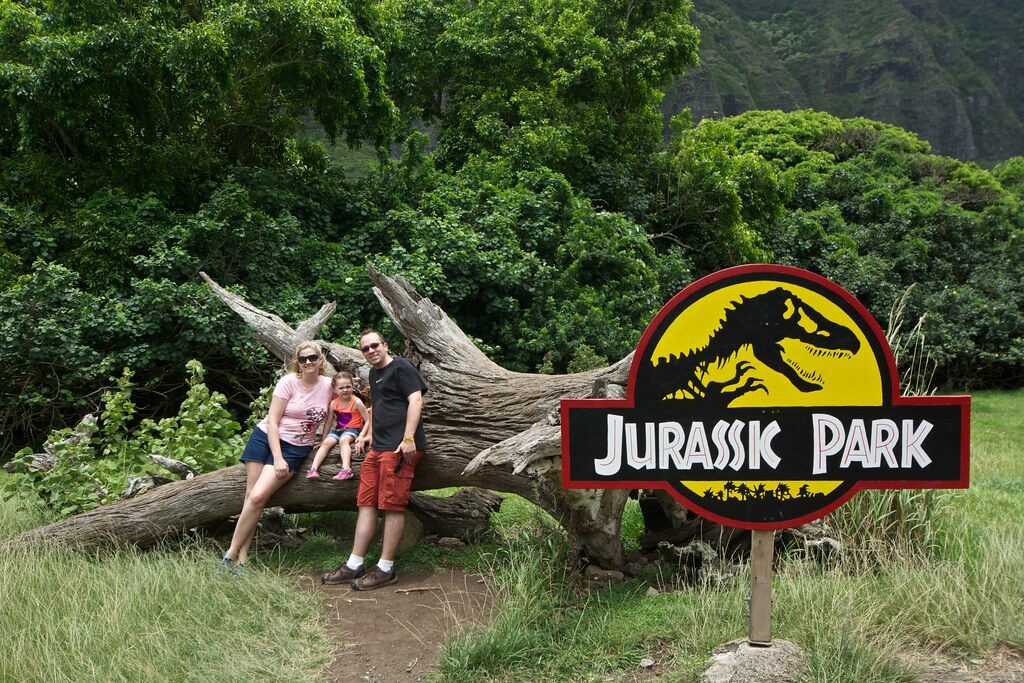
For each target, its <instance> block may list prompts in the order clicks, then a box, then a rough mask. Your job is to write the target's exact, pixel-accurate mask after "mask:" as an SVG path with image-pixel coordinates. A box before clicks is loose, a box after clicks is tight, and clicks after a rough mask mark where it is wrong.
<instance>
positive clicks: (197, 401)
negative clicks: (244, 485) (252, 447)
mask: <svg viewBox="0 0 1024 683" xmlns="http://www.w3.org/2000/svg"><path fill="white" fill-rule="evenodd" d="M186 368H187V370H188V373H189V377H188V394H186V396H185V400H184V401H182V402H181V407H180V408H179V409H178V414H177V415H175V416H174V417H165V418H164V419H162V420H160V421H158V422H154V421H153V420H150V419H145V420H143V421H142V422H141V423H140V424H139V428H138V430H137V431H138V435H137V436H136V441H137V445H135V448H136V449H137V450H138V451H140V452H142V453H156V454H158V455H162V456H164V457H167V458H172V459H174V460H179V461H181V462H183V463H185V464H187V465H189V466H190V467H191V468H192V469H194V470H196V471H197V472H212V471H213V470H218V469H220V468H222V467H225V466H227V465H229V464H231V463H232V462H233V461H235V460H236V459H237V458H238V455H239V454H240V453H241V452H242V449H243V447H244V446H245V443H244V439H243V437H242V435H241V434H239V429H240V427H241V425H239V424H238V423H237V422H236V421H235V419H234V417H232V415H231V413H229V412H228V410H227V408H226V407H225V403H226V402H227V401H226V400H225V397H224V395H223V394H220V393H217V392H211V391H210V389H209V388H208V387H207V386H206V384H204V383H203V378H204V375H205V370H204V368H203V365H202V363H200V362H199V361H197V360H190V361H189V362H188V363H187V364H186ZM253 414H256V411H254V413H253ZM264 414H265V413H264Z"/></svg>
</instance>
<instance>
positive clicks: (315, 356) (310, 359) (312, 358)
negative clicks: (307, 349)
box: [299, 353, 320, 363]
mask: <svg viewBox="0 0 1024 683" xmlns="http://www.w3.org/2000/svg"><path fill="white" fill-rule="evenodd" d="M318 360H320V354H319V353H311V354H309V355H308V356H299V362H300V363H315V362H317V361H318Z"/></svg>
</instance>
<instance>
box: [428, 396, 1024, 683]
mask: <svg viewBox="0 0 1024 683" xmlns="http://www.w3.org/2000/svg"><path fill="white" fill-rule="evenodd" d="M1022 407H1024V392H1014V393H982V394H980V395H976V396H975V398H974V411H973V413H974V415H973V426H974V429H973V454H972V488H971V489H970V490H967V491H939V492H931V491H870V492H860V493H858V494H857V495H856V496H854V498H853V499H852V500H851V501H850V502H848V503H847V504H846V505H844V506H843V507H841V508H839V511H837V514H836V515H835V517H836V519H834V520H833V524H834V525H836V526H837V527H839V528H840V529H841V530H842V533H843V537H844V541H845V543H846V545H847V554H846V558H847V560H846V561H844V562H842V563H832V564H829V565H828V566H822V565H820V564H817V563H815V562H812V561H810V560H808V559H806V558H799V557H789V558H782V559H781V561H780V564H779V566H778V568H777V570H776V574H775V577H774V581H773V592H774V600H773V635H774V637H775V638H779V639H788V640H792V641H794V642H796V643H798V644H799V645H801V646H802V647H803V648H804V650H805V651H806V652H807V653H808V657H809V663H810V668H809V670H808V671H807V673H806V674H805V680H806V681H815V682H820V681H837V682H840V681H841V682H843V683H847V682H855V683H859V682H877V683H899V682H902V681H906V682H908V683H909V682H910V681H916V680H919V677H918V674H917V673H916V672H915V671H914V670H913V669H912V668H910V665H909V664H908V663H907V661H905V660H904V659H903V658H901V657H900V656H899V655H898V653H899V652H901V651H910V652H918V653H920V652H922V651H924V652H927V651H929V650H935V651H939V650H941V651H943V652H944V653H945V654H946V655H951V656H954V657H975V656H978V655H983V654H984V653H985V652H987V651H989V650H991V649H992V648H995V647H996V646H999V645H1006V646H1010V647H1012V648H1016V649H1018V650H1024V609H1021V605H1024V531H1022V530H1021V528H1020V520H1021V519H1022V518H1024V496H1021V495H1020V494H1019V493H1018V491H1022V492H1024V417H1022V416H1024V409H1022ZM518 538H519V539H520V540H518V541H513V542H510V543H509V544H508V546H507V547H506V548H505V549H504V550H503V551H501V552H500V553H499V554H497V555H496V556H495V557H494V558H493V561H492V565H491V566H492V568H491V571H492V573H493V576H494V581H495V583H496V586H497V595H496V599H495V603H494V608H493V614H491V615H489V617H488V619H484V621H485V622H487V625H484V626H481V625H476V626H471V627H466V628H465V629H464V630H463V631H462V632H461V633H460V634H459V635H458V636H457V637H455V638H452V639H451V640H450V641H449V642H448V643H447V644H446V645H445V648H444V651H443V656H442V659H441V662H440V664H439V669H438V672H437V678H438V679H440V680H444V681H463V680H480V681H525V680H544V679H546V680H550V681H566V680H572V681H577V680H579V681H587V680H601V681H605V680H631V679H632V678H633V677H634V676H636V675H637V671H638V669H637V665H638V663H639V661H640V660H641V659H642V658H643V657H646V656H651V657H653V658H654V659H655V660H656V662H657V664H656V665H655V668H653V669H652V670H650V671H647V672H645V674H644V676H645V680H646V677H651V678H654V679H657V680H666V681H687V680H695V679H696V678H697V676H698V673H699V671H700V670H702V669H703V668H704V665H705V662H706V660H707V658H708V656H709V654H710V652H711V650H712V649H713V648H714V647H715V646H717V645H719V644H721V643H724V642H726V641H728V640H731V639H733V638H740V637H743V636H745V635H746V630H747V620H746V616H745V607H746V603H745V598H746V593H747V588H748V586H749V579H748V578H747V577H745V576H740V577H738V578H737V580H736V581H734V582H732V583H729V582H726V583H725V584H723V585H717V586H712V585H701V586H693V587H690V588H687V589H684V590H682V591H676V592H663V593H661V594H660V595H655V596H647V595H646V590H647V586H648V584H649V583H652V582H653V583H654V584H655V585H660V584H659V581H658V577H657V576H656V575H654V576H647V577H646V580H635V581H627V582H624V583H621V584H616V585H612V586H610V587H608V588H605V589H601V590H599V591H596V592H594V591H587V590H585V589H584V588H583V587H582V585H581V582H580V580H579V577H578V576H577V575H576V574H574V573H573V572H571V571H569V570H567V569H566V568H567V567H572V566H573V565H574V558H571V557H568V556H567V554H566V550H565V548H564V546H562V545H560V542H561V541H560V539H561V536H560V535H559V534H558V532H557V530H555V529H551V528H550V527H546V528H544V529H541V530H536V531H535V532H533V533H532V534H529V533H528V534H523V535H522V536H519V537H518ZM664 583H667V584H673V583H674V582H672V581H671V580H670V578H669V577H665V581H664Z"/></svg>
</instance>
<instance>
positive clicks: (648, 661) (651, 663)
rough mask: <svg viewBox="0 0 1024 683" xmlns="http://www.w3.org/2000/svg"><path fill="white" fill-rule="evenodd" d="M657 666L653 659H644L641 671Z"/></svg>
mask: <svg viewBox="0 0 1024 683" xmlns="http://www.w3.org/2000/svg"><path fill="white" fill-rule="evenodd" d="M655 664H656V662H655V661H654V659H652V658H651V657H644V658H643V659H641V660H640V668H641V669H650V668H651V667H652V666H654V665H655Z"/></svg>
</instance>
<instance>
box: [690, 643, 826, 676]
mask: <svg viewBox="0 0 1024 683" xmlns="http://www.w3.org/2000/svg"><path fill="white" fill-rule="evenodd" d="M806 668H807V658H806V657H805V656H804V653H803V650H801V649H800V648H799V647H798V646H797V645H796V644H795V643H791V642H790V641H788V640H773V641H772V644H771V645H769V646H768V647H762V646H757V645H751V644H750V643H749V642H748V641H747V639H746V638H741V639H738V640H731V641H729V642H728V643H726V644H725V645H719V646H718V647H716V648H715V649H714V651H713V652H712V653H711V666H710V667H709V668H708V669H707V671H705V672H704V674H703V675H702V676H701V678H700V681H701V683H792V682H794V681H796V680H798V679H799V678H800V676H801V674H802V673H803V672H804V670H805V669H806Z"/></svg>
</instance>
